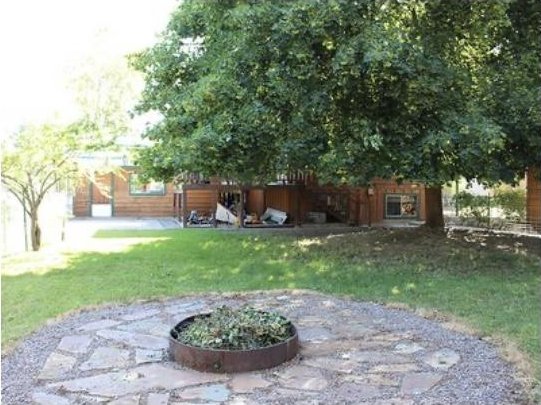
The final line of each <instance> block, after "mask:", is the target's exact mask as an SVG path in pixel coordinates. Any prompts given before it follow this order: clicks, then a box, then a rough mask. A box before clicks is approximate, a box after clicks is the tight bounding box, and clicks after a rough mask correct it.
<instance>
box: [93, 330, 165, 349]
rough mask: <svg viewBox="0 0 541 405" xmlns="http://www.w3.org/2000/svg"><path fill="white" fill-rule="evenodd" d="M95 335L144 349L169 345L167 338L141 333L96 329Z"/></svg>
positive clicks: (163, 347)
mask: <svg viewBox="0 0 541 405" xmlns="http://www.w3.org/2000/svg"><path fill="white" fill-rule="evenodd" d="M97 335H98V336H100V337H102V338H105V339H111V340H114V341H117V342H121V343H124V344H127V345H129V346H136V347H142V348H145V349H152V350H161V349H166V348H167V347H169V341H168V340H167V339H165V338H162V337H157V336H151V335H144V334H141V333H133V332H125V331H118V330H109V329H104V330H100V331H98V332H97Z"/></svg>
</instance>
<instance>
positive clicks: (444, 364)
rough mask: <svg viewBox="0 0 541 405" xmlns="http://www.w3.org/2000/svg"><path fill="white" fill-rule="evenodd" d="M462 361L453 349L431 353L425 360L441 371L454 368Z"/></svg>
mask: <svg viewBox="0 0 541 405" xmlns="http://www.w3.org/2000/svg"><path fill="white" fill-rule="evenodd" d="M459 360H460V355H459V354H458V353H457V352H455V351H454V350H451V349H441V350H438V351H436V352H433V353H429V354H428V355H427V356H426V357H425V358H424V361H425V363H427V364H429V365H430V366H432V367H434V368H437V369H441V370H448V369H449V368H451V367H453V366H454V365H455V364H456V363H458V362H459Z"/></svg>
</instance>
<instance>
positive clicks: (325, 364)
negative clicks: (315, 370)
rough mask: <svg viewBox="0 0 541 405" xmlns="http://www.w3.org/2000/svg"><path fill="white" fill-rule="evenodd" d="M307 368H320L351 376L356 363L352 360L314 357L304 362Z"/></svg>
mask: <svg viewBox="0 0 541 405" xmlns="http://www.w3.org/2000/svg"><path fill="white" fill-rule="evenodd" d="M302 363H303V364H304V365H306V366H312V367H319V368H324V369H327V370H332V371H337V372H339V373H346V374H350V373H352V372H353V370H354V369H355V367H356V366H357V364H356V363H354V362H352V361H350V360H343V359H336V358H334V357H314V358H310V359H306V360H304V361H303V362H302Z"/></svg>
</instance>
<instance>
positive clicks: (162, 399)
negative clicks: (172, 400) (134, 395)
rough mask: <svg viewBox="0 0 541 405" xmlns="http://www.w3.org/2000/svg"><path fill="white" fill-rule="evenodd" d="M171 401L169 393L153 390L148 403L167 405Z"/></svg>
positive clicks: (150, 404) (149, 404) (151, 404)
mask: <svg viewBox="0 0 541 405" xmlns="http://www.w3.org/2000/svg"><path fill="white" fill-rule="evenodd" d="M168 402H169V394H157V393H155V392H151V393H150V394H148V398H147V404H146V405H167V403H168Z"/></svg>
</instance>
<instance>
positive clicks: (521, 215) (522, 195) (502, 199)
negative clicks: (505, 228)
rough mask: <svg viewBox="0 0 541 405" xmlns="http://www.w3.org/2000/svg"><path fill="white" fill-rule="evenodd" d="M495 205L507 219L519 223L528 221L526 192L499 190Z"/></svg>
mask: <svg viewBox="0 0 541 405" xmlns="http://www.w3.org/2000/svg"><path fill="white" fill-rule="evenodd" d="M494 203H495V204H496V205H498V206H499V207H500V208H501V210H502V212H503V215H504V217H505V219H508V220H510V221H517V222H522V221H524V220H525V219H526V190H524V189H501V188H500V189H497V190H496V191H495V193H494Z"/></svg>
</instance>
